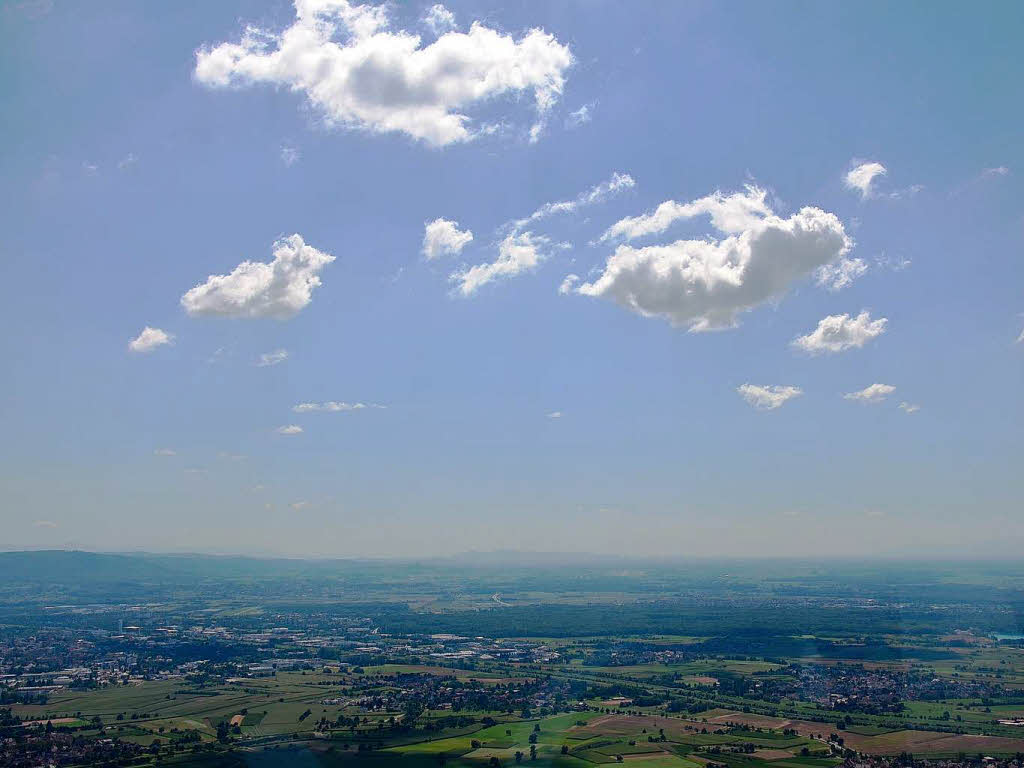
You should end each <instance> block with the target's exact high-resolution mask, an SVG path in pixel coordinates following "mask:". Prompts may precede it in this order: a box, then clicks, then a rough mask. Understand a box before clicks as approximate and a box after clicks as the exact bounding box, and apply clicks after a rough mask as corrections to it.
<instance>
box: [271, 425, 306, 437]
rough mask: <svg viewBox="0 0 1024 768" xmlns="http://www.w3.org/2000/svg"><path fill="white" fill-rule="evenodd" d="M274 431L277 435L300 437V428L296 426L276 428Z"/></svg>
mask: <svg viewBox="0 0 1024 768" xmlns="http://www.w3.org/2000/svg"><path fill="white" fill-rule="evenodd" d="M276 431H277V434H279V435H301V434H302V427H300V426H299V425H298V424H287V425H285V426H283V427H278V428H277V430H276Z"/></svg>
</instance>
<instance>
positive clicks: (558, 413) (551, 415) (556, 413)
mask: <svg viewBox="0 0 1024 768" xmlns="http://www.w3.org/2000/svg"><path fill="white" fill-rule="evenodd" d="M548 418H549V419H560V418H562V412H561V411H552V412H551V413H549V414H548Z"/></svg>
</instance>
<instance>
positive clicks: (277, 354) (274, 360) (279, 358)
mask: <svg viewBox="0 0 1024 768" xmlns="http://www.w3.org/2000/svg"><path fill="white" fill-rule="evenodd" d="M287 359H288V350H287V349H275V350H274V351H273V352H264V353H263V354H262V355H260V359H259V360H257V361H256V367H257V368H268V367H269V366H272V365H279V364H281V363H283V362H284V361H285V360H287Z"/></svg>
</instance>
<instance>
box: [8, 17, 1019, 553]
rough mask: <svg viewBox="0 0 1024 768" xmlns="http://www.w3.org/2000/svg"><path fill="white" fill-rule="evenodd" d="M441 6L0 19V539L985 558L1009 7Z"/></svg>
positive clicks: (1003, 436) (1006, 394) (1011, 117)
mask: <svg viewBox="0 0 1024 768" xmlns="http://www.w3.org/2000/svg"><path fill="white" fill-rule="evenodd" d="M318 5H319V6H320V7H317V6H318ZM433 5H434V4H433V3H391V4H389V5H387V6H383V7H375V6H373V5H367V6H357V5H348V4H347V3H344V2H343V1H342V0H302V2H300V5H299V8H298V11H297V9H296V7H295V6H293V5H292V4H291V3H288V2H283V0H276V1H274V2H256V0H236V1H234V2H229V1H227V0H226V1H225V2H218V3H212V4H211V3H200V4H156V5H154V4H146V3H130V2H124V3H119V2H104V3H65V2H60V0H54V2H53V3H48V2H45V0H38V1H36V2H17V1H15V2H6V3H5V4H4V5H3V7H2V9H0V14H2V17H0V18H2V23H0V93H2V94H3V113H4V120H3V121H2V122H0V139H2V142H3V146H4V148H5V151H4V152H3V153H2V154H0V211H2V213H0V218H2V220H3V223H4V232H5V237H4V238H3V241H2V243H0V284H2V285H3V290H4V300H3V302H2V303H0V319H2V320H3V322H4V325H5V327H6V328H7V329H8V330H7V333H6V334H4V335H3V337H2V339H0V353H2V355H3V359H4V360H5V365H4V375H3V377H2V378H0V395H2V397H0V415H2V419H3V424H4V430H3V432H4V439H3V440H2V441H0V463H2V468H0V500H2V504H0V530H3V531H4V536H3V538H2V541H0V546H4V547H9V548H19V547H50V546H53V547H63V546H77V547H83V548H90V549H103V550H131V549H145V550H189V551H212V552H250V553H275V554H288V555H299V554H312V555H391V554H396V555H431V554H447V553H450V552H457V551H462V550H465V549H471V548H475V549H485V550H486V549H495V548H500V549H537V550H551V551H594V552H625V553H629V554H643V553H650V554H680V555H716V554H739V555H748V554H808V553H821V554H827V553H836V554H905V553H906V554H913V555H937V554H942V555H945V554H965V555H979V554H1015V553H1017V552H1019V548H1020V546H1021V544H1022V543H1024V530H1022V528H1021V524H1020V511H1021V501H1020V500H1021V498H1022V496H1024V481H1022V479H1021V477H1022V475H1021V472H1020V464H1021V456H1022V453H1021V439H1020V432H1021V424H1022V423H1024V419H1022V415H1024V413H1022V406H1021V385H1022V381H1024V379H1022V372H1024V342H1020V343H1018V342H1017V339H1018V337H1020V336H1021V335H1022V329H1024V290H1022V286H1024V262H1022V258H1021V256H1022V248H1021V244H1022V238H1024V210H1022V207H1021V201H1022V200H1024V195H1022V186H1021V178H1022V174H1024V162H1022V160H1024V157H1022V144H1021V141H1020V125H1021V123H1022V118H1024V106H1022V101H1021V99H1020V98H1019V95H1020V82H1021V79H1022V76H1024V66H1022V64H1024V61H1022V59H1024V57H1022V54H1021V51H1020V45H1019V40H1020V36H1021V33H1022V32H1024V7H1022V6H1021V5H1020V4H1017V3H992V4H989V5H987V6H984V7H983V8H980V9H978V8H973V9H968V8H966V7H965V6H960V5H957V4H952V3H947V4H943V3H939V4H931V3H930V4H920V5H914V4H901V5H895V6H894V5H892V4H886V3H879V4H870V3H869V4H859V5H856V6H851V5H848V4H839V3H806V4H803V3H787V4H763V3H747V4H715V3H697V2H693V3H611V2H586V3H573V2H562V3H525V2H523V3H504V4H503V3H473V4H469V3H458V2H451V3H448V4H447V7H446V8H442V9H440V10H437V9H435V10H433V11H432V10H431V8H432V6H433ZM297 14H298V15H297ZM303 14H305V17H303ZM303 18H305V19H306V21H305V22H304V21H303ZM428 22H432V25H431V23H428ZM304 23H305V24H306V26H305V27H304V26H303V24H304ZM471 25H475V26H472V27H471ZM247 28H251V29H254V30H259V31H258V32H249V33H248V34H247V33H246V29H247ZM409 35H419V36H420V39H419V41H418V42H417V41H415V40H411V39H410V37H409ZM289 46H291V47H289ZM281 50H284V53H285V54H286V55H278V53H279V52H280V51H281ZM346 67H347V69H346ZM424 73H427V74H424ZM460 115H462V116H464V119H463V118H459V117H458V116H460ZM873 164H878V165H877V166H876V165H873ZM879 168H884V173H881V171H880V170H879ZM851 172H852V173H853V175H852V176H850V175H849V174H851ZM616 174H618V175H616ZM615 179H618V180H619V181H618V182H614V181H613V180H615ZM623 179H628V182H625V181H623ZM602 184H605V186H604V187H601V186H600V185H602ZM858 184H859V186H858ZM595 188H597V191H594V190H595ZM716 193H719V194H718V196H717V197H716V196H715V195H716ZM671 201H674V202H675V203H676V204H677V205H675V206H674V207H673V206H672V205H671ZM557 202H570V203H571V205H568V206H563V208H562V209H561V210H555V211H552V209H550V208H548V209H544V208H543V206H545V204H548V203H557ZM666 202H670V206H669V207H668V208H663V209H662V210H663V211H668V210H669V208H671V210H672V211H674V213H673V214H672V215H671V216H669V217H668V219H667V220H665V221H661V222H660V223H655V222H652V220H651V219H647V218H642V217H644V216H647V215H649V214H652V213H653V212H654V211H655V210H656V209H658V206H660V205H662V204H663V203H666ZM535 211H538V212H539V215H538V216H536V217H534V219H533V220H532V221H529V222H526V223H516V222H517V221H519V220H522V219H526V218H528V217H530V215H531V214H532V213H533V212H535ZM737 211H746V214H744V215H742V216H740V218H739V220H738V223H737V221H733V222H732V225H731V226H725V228H724V229H723V228H716V227H715V226H714V224H715V223H721V222H720V221H717V220H713V218H712V215H713V214H716V213H717V214H718V215H719V216H722V217H727V216H729V215H732V214H735V213H736V212H737ZM751 211H753V212H752V213H751ZM638 217H640V218H638ZM734 218H735V217H734ZM438 219H443V220H444V221H445V222H450V224H443V223H442V229H443V230H444V231H443V232H442V235H443V237H442V239H441V241H443V242H444V243H448V244H449V247H448V248H447V249H446V248H444V247H440V246H439V247H438V248H437V249H436V250H437V253H436V254H433V258H428V257H427V255H425V254H424V236H425V225H427V224H428V223H429V222H435V221H437V220H438ZM624 220H626V223H624V224H620V225H619V226H618V227H617V228H615V225H616V223H617V222H622V221H624ZM467 232H472V235H473V237H472V240H467V236H466V235H465V234H464V233H467ZM460 233H463V234H460ZM606 233H609V234H608V235H607V236H605V237H604V239H602V237H603V236H604V235H605V234H606ZM296 234H297V235H299V239H298V240H295V239H292V240H284V241H283V243H282V242H281V241H282V239H285V238H291V237H292V236H293V235H296ZM453 238H454V239H453ZM439 242H440V241H439ZM275 243H279V245H278V246H275ZM275 248H278V249H279V250H278V251H277V253H279V254H284V255H283V256H281V260H279V262H278V266H279V267H287V269H284V270H283V271H280V272H279V274H278V276H277V277H276V278H275V281H276V282H271V283H266V284H265V283H261V282H260V280H261V279H262V278H261V277H260V275H264V276H265V275H266V274H269V269H270V268H269V267H250V268H248V270H249V271H248V272H246V269H245V268H243V270H242V271H243V272H246V275H242V274H241V273H240V272H235V270H236V268H238V267H239V265H241V264H243V262H247V261H248V262H254V263H257V262H262V263H267V264H269V263H270V262H271V261H272V260H273V259H274V258H275ZM281 248H283V249H284V250H283V251H282V250H280V249H281ZM308 249H314V250H308ZM289 254H292V255H294V256H295V258H298V259H299V261H300V262H301V264H299V266H298V267H296V264H297V263H298V262H294V261H289V259H290V258H292V256H289ZM296 254H297V255H296ZM330 257H333V260H331V259H330ZM310 260H312V261H310ZM858 260H859V261H858ZM311 265H312V266H311ZM477 265H480V266H482V269H481V270H477V272H475V273H473V274H474V275H477V276H480V275H482V276H483V278H484V279H483V281H482V282H479V281H476V282H472V284H471V285H469V284H467V282H466V280H465V275H466V274H467V271H468V270H469V269H470V268H472V267H473V266H477ZM830 269H831V271H829V270H830ZM823 270H824V271H823ZM841 274H846V275H847V276H848V278H849V279H848V281H847V282H848V284H846V285H842V286H837V285H835V282H836V281H837V279H838V278H837V277H836V276H837V275H841ZM567 275H576V276H578V278H579V279H578V280H577V281H575V282H573V281H570V282H569V284H568V285H567V286H566V289H567V290H565V291H564V292H560V291H559V288H560V286H561V285H562V284H563V281H564V279H565V278H566V276H567ZM210 276H224V277H223V278H222V279H221V280H219V281H218V280H214V281H213V282H208V278H210ZM316 280H319V285H315V284H314V283H315V281H316ZM311 281H312V282H311ZM840 282H842V281H840ZM819 283H825V284H824V285H821V284H819ZM830 288H832V289H831V290H830ZM192 291H194V292H192ZM190 292H192V293H190ZM186 294H188V295H189V296H191V297H192V298H191V299H186V300H185V301H184V302H183V297H185V296H186ZM865 312H866V313H867V314H866V315H864V314H862V313H865ZM829 318H831V320H829ZM882 320H884V322H881V321H882ZM819 323H824V325H823V326H822V327H821V328H819ZM146 327H149V328H152V329H158V330H159V331H160V332H162V333H164V334H166V335H167V338H168V339H170V343H164V344H160V343H158V342H159V341H161V340H162V338H163V337H161V336H160V335H159V334H157V333H155V332H151V333H150V334H149V335H147V336H144V337H142V338H141V340H140V341H138V342H137V343H136V344H135V349H134V350H133V349H131V348H130V347H129V342H130V341H132V340H133V339H137V338H139V337H140V334H141V333H142V332H143V329H144V328H146ZM829 329H831V331H832V332H831V334H830V333H828V332H827V331H828V330H829ZM800 337H803V338H805V339H806V340H805V341H803V342H795V341H794V340H796V339H798V338H800ZM281 350H283V351H284V352H285V353H286V356H285V354H282V353H280V352H279V351H281ZM264 355H267V357H266V358H263V357H262V356H264ZM261 361H262V362H264V363H265V364H263V365H260V364H259V363H260V362H261ZM271 363H273V364H271ZM874 384H881V385H884V387H882V388H876V389H874V390H868V391H867V392H864V390H865V389H866V388H868V387H870V386H871V385H874ZM745 385H750V386H749V387H746V386H745ZM890 387H891V388H892V389H891V390H890V389H889V388H890ZM857 392H863V394H862V395H861V397H860V398H859V399H858V398H844V395H846V394H852V393H857ZM324 403H337V404H345V405H336V406H333V408H335V409H336V410H330V408H332V406H323V405H322V404H324ZM302 404H321V405H320V409H319V410H316V409H313V408H310V407H308V406H307V407H306V408H299V409H298V410H296V408H295V407H296V406H299V405H302ZM356 404H361V405H362V406H366V407H354V408H353V407H352V406H355V405H356ZM901 404H902V407H901ZM377 406H382V407H377ZM555 414H557V415H555ZM290 426H297V427H301V429H302V431H301V432H300V433H296V434H283V433H282V431H281V430H282V428H287V427H290ZM284 431H285V432H287V431H289V430H287V429H285V430H284ZM290 431H293V432H294V431H295V430H290Z"/></svg>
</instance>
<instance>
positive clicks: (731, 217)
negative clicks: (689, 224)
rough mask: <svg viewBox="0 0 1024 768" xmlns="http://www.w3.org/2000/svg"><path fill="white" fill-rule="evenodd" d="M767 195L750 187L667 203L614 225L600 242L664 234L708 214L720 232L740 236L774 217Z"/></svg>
mask: <svg viewBox="0 0 1024 768" xmlns="http://www.w3.org/2000/svg"><path fill="white" fill-rule="evenodd" d="M767 195H768V193H767V192H766V191H765V190H763V189H760V188H759V187H755V186H751V185H747V187H746V191H745V192H736V193H734V194H731V195H724V194H722V193H721V192H715V193H713V194H710V195H708V196H707V197H701V198H698V199H696V200H693V201H692V202H689V203H679V202H676V201H675V200H666V201H665V202H664V203H662V204H661V205H659V206H658V207H657V208H656V209H655V210H654V211H652V212H651V213H645V214H641V215H640V216H627V217H626V218H624V219H620V220H619V221H617V222H615V223H614V224H612V225H611V226H610V227H609V228H608V229H607V230H605V233H604V234H603V235H601V240H602V241H607V240H618V239H623V240H635V239H637V238H638V237H644V236H645V235H656V234H661V233H662V232H664V231H665V230H666V229H668V228H669V227H670V226H671V225H672V224H674V223H676V222H677V221H680V220H681V219H692V218H693V217H695V216H703V215H705V214H707V215H710V216H711V224H712V225H713V226H714V227H715V229H717V230H719V231H720V232H722V233H724V234H728V235H736V234H740V233H742V232H744V231H746V230H750V229H753V228H754V227H756V226H758V224H760V223H762V222H763V221H764V219H765V218H766V217H770V216H772V215H773V214H772V211H771V209H770V208H769V207H768V204H767V202H765V198H766V197H767Z"/></svg>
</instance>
